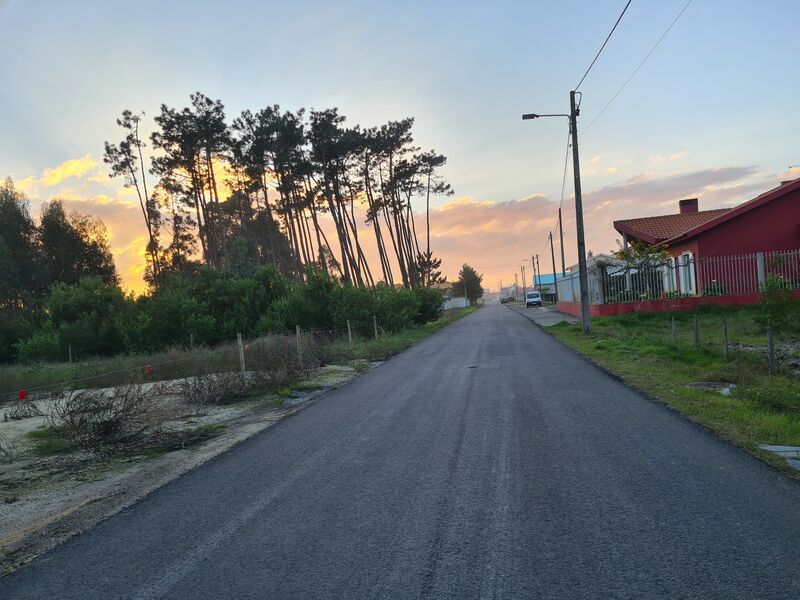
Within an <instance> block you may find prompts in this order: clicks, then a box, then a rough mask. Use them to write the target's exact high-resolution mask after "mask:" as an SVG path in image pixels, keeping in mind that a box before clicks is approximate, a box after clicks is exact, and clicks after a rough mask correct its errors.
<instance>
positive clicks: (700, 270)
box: [557, 250, 800, 304]
mask: <svg viewBox="0 0 800 600" xmlns="http://www.w3.org/2000/svg"><path fill="white" fill-rule="evenodd" d="M588 276H589V298H590V300H591V302H592V303H593V304H614V303H619V302H639V301H643V300H658V299H670V298H682V297H687V296H726V295H731V294H746V293H753V292H758V291H759V290H761V289H762V286H763V284H764V282H765V281H766V278H767V277H768V276H774V277H778V278H779V279H780V280H781V281H783V282H784V283H783V284H784V285H785V287H786V288H787V289H800V250H785V251H777V252H757V253H753V254H739V255H732V256H713V257H705V258H702V257H701V258H696V257H694V256H693V255H692V254H691V253H685V254H682V255H679V256H676V257H670V258H668V259H666V260H664V261H661V262H659V263H657V264H650V265H647V266H644V267H642V266H640V267H633V266H631V265H629V264H627V263H626V262H625V261H622V260H615V259H614V260H606V261H604V262H601V261H596V262H595V263H594V264H592V265H590V267H589V271H588ZM557 285H558V295H559V299H560V300H565V301H568V302H569V301H571V302H580V285H579V281H578V273H577V272H575V273H570V274H568V275H567V276H566V277H563V278H559V279H558V281H557Z"/></svg>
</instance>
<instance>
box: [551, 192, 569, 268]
mask: <svg viewBox="0 0 800 600" xmlns="http://www.w3.org/2000/svg"><path fill="white" fill-rule="evenodd" d="M558 234H559V236H561V276H562V277H566V276H567V265H566V263H565V262H564V226H563V225H562V224H561V207H560V206H559V207H558ZM553 272H555V269H553Z"/></svg>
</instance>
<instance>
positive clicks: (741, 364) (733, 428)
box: [547, 309, 800, 476]
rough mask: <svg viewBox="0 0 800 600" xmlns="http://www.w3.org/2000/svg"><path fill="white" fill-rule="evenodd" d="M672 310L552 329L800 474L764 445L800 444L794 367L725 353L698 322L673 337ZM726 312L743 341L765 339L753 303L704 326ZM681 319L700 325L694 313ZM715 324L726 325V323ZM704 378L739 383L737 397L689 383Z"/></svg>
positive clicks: (710, 315)
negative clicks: (774, 368)
mask: <svg viewBox="0 0 800 600" xmlns="http://www.w3.org/2000/svg"><path fill="white" fill-rule="evenodd" d="M671 316H672V315H666V316H665V315H664V314H660V315H637V314H630V315H624V316H621V317H607V318H603V319H595V320H593V322H592V329H593V331H592V333H591V334H590V335H583V334H581V333H580V326H579V325H576V324H575V325H573V324H569V323H559V324H558V325H554V326H552V327H549V328H548V329H547V331H548V332H550V333H551V334H552V335H554V336H555V337H556V338H558V339H559V340H561V341H563V342H565V343H566V344H567V345H569V346H571V347H572V348H574V349H575V350H577V351H578V352H580V353H581V354H584V355H585V356H587V357H589V358H590V359H592V360H593V361H594V362H596V363H597V364H599V365H601V366H603V367H605V368H606V369H608V370H609V371H611V372H612V373H615V374H617V375H619V376H620V377H621V378H622V379H624V380H625V381H626V382H627V383H629V384H630V385H632V386H634V387H636V388H638V389H640V390H642V391H644V392H645V393H647V394H649V395H650V396H652V397H654V398H657V399H659V400H661V401H662V402H664V403H665V404H667V405H668V406H670V407H672V408H674V409H675V410H677V411H679V412H681V413H683V414H685V415H687V416H688V417H689V418H691V419H692V420H694V421H696V422H698V423H700V424H702V425H703V426H704V427H706V428H708V429H710V430H712V431H714V432H715V433H717V434H718V435H720V436H721V437H723V438H724V439H726V440H729V441H730V442H732V443H734V444H736V445H738V446H741V447H742V448H745V449H746V450H748V451H749V452H751V453H753V454H755V455H757V456H758V457H760V458H762V459H764V460H765V461H767V462H769V463H771V464H773V465H775V466H778V467H780V468H782V469H784V470H786V471H787V472H790V473H792V474H793V475H795V476H796V473H795V472H794V471H792V470H790V469H789V468H788V467H787V466H786V465H785V463H784V462H783V460H782V459H779V458H777V457H775V456H774V455H772V454H771V453H768V452H765V451H763V450H761V449H760V448H759V447H758V444H779V445H789V446H800V380H798V379H797V378H795V377H792V376H791V375H790V373H789V372H788V371H786V370H784V371H782V372H780V373H778V374H776V375H772V376H770V375H768V374H767V365H766V360H765V359H764V357H763V356H762V355H761V354H760V353H757V352H752V351H750V352H748V351H735V350H733V351H731V352H730V354H729V357H728V358H727V359H725V358H724V356H723V353H722V350H721V347H720V345H719V344H718V343H714V342H716V340H715V341H714V342H712V341H703V337H702V335H701V343H700V344H699V345H695V344H694V332H693V327H692V329H691V332H690V333H687V334H684V335H680V334H679V335H678V339H677V341H675V342H673V341H672V337H671V331H670V329H671V323H670V317H671ZM723 317H724V318H727V320H728V327H729V332H731V331H732V332H733V334H734V336H738V337H739V338H743V339H742V341H741V343H749V344H752V343H758V342H760V341H761V339H762V338H761V337H760V334H759V333H758V331H757V328H756V327H755V325H754V324H753V323H752V312H751V311H750V310H741V309H739V310H726V311H713V312H708V311H704V312H701V313H700V314H698V320H699V321H700V328H701V331H702V330H703V328H704V325H706V326H707V327H706V329H707V330H708V331H711V330H712V325H716V324H718V323H721V320H722V318H723ZM676 318H678V319H680V321H681V323H683V324H688V323H692V325H693V321H694V315H693V314H691V313H682V314H680V315H676ZM667 328H670V329H667ZM683 329H687V330H688V327H683ZM713 329H714V330H716V331H721V325H720V329H716V327H713ZM667 331H670V333H669V334H667ZM698 381H714V382H727V383H734V384H736V386H737V387H736V388H734V390H733V392H732V393H731V395H730V396H723V395H721V394H719V393H718V392H711V391H704V390H698V389H693V388H688V387H686V385H687V384H688V383H690V382H698Z"/></svg>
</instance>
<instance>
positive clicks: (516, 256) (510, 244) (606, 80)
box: [0, 0, 800, 292]
mask: <svg viewBox="0 0 800 600" xmlns="http://www.w3.org/2000/svg"><path fill="white" fill-rule="evenodd" d="M617 4H618V3H591V2H581V3H576V6H574V7H554V6H539V7H535V6H528V5H527V4H525V3H503V4H502V5H499V6H498V7H497V8H496V9H495V10H492V9H490V8H487V7H485V6H483V5H478V4H477V3H467V4H464V5H458V6H463V8H462V9H461V10H457V8H455V7H456V5H454V4H449V3H444V4H442V5H437V6H435V7H429V9H428V12H429V13H430V14H428V15H427V16H426V17H423V16H422V15H421V14H420V12H421V11H415V10H413V6H414V3H411V5H407V6H405V7H384V6H371V5H367V6H362V5H360V4H359V3H350V4H347V5H343V6H341V7H337V8H336V9H333V8H330V7H327V6H325V5H324V4H316V3H310V4H309V5H308V6H306V7H304V9H303V11H300V12H294V11H292V10H291V9H289V8H287V7H285V6H282V5H278V4H268V5H266V6H261V5H252V6H251V5H248V4H246V3H245V4H240V5H239V7H240V9H242V10H247V11H248V14H251V16H252V18H250V19H248V20H247V22H237V25H236V27H232V26H231V25H229V23H228V20H226V18H225V17H226V15H229V14H230V13H229V12H227V11H228V9H227V8H225V7H220V6H215V5H213V4H211V3H198V4H197V5H195V6H194V7H193V9H194V10H193V13H192V15H191V16H192V24H193V28H192V30H193V31H192V33H187V32H185V31H176V30H175V27H176V26H177V25H178V24H179V23H180V22H181V19H182V18H183V17H185V16H186V14H185V13H184V12H182V11H181V9H180V7H176V6H172V5H170V6H166V7H165V6H162V5H156V4H155V3H153V2H144V3H142V7H141V12H140V14H142V15H148V14H154V11H155V10H156V6H158V7H159V10H160V13H159V16H160V18H159V20H158V21H157V22H156V21H150V22H147V26H146V27H144V28H143V29H142V31H141V37H139V38H136V39H138V40H139V43H138V44H134V43H132V44H131V45H127V44H125V43H123V42H124V41H125V40H132V38H131V36H132V32H133V31H136V29H135V26H134V25H135V24H133V23H130V24H129V23H126V22H125V20H124V19H122V18H121V15H122V14H123V13H122V11H123V10H124V8H123V7H124V5H122V4H118V3H108V4H105V5H103V6H101V7H96V6H95V7H90V6H88V4H84V5H79V6H66V5H51V6H48V7H47V8H45V7H43V6H38V7H35V6H31V5H30V4H28V3H24V2H21V1H19V0H11V1H6V2H2V3H0V51H2V52H3V54H4V56H7V57H9V59H8V60H7V67H8V77H9V80H10V81H12V82H18V83H22V82H24V85H17V86H16V88H15V90H14V93H13V94H6V95H4V97H3V98H0V114H2V115H3V117H2V121H3V122H2V130H3V131H4V133H5V135H4V139H5V142H6V143H5V144H3V145H2V148H0V175H2V176H3V177H5V176H10V177H12V179H13V180H14V182H15V185H16V186H17V188H18V189H19V190H20V191H22V192H24V193H25V194H26V195H27V196H28V198H29V199H30V201H31V206H32V213H33V214H34V215H37V214H38V209H39V206H40V205H41V204H42V203H43V202H46V201H48V200H51V199H56V198H59V199H62V200H64V203H65V206H66V207H67V209H68V210H78V211H80V212H81V213H84V214H90V215H92V216H96V217H99V218H100V219H102V220H103V222H104V223H105V225H106V227H107V228H108V231H109V234H110V243H111V248H112V251H113V254H114V259H115V263H116V265H117V268H118V271H119V273H120V276H121V279H122V282H123V285H124V286H125V288H126V289H128V290H131V291H135V292H141V291H143V289H144V284H143V281H142V279H141V277H142V274H143V271H144V266H145V262H144V245H145V239H146V231H145V227H144V224H143V223H142V222H141V215H140V214H139V215H138V216H137V214H136V213H137V211H139V207H138V205H137V203H136V201H135V198H134V197H133V196H132V193H133V192H132V191H131V190H130V189H125V188H123V186H122V181H121V180H119V179H110V178H109V177H108V168H107V166H106V165H104V164H103V162H102V155H103V143H104V142H105V141H117V140H118V139H119V138H120V137H121V136H120V133H119V130H118V128H117V126H116V124H115V120H116V119H117V118H118V116H119V114H120V113H121V111H122V110H123V109H130V110H134V111H142V110H143V111H144V112H145V113H146V116H145V118H144V121H143V123H144V128H145V134H146V136H147V137H149V133H150V132H151V131H152V130H153V122H152V117H153V116H154V115H155V114H156V113H157V111H158V107H159V104H160V103H162V102H163V103H166V104H167V105H169V106H172V107H177V108H181V107H183V106H186V105H187V104H188V102H189V93H191V92H194V91H196V90H199V91H202V92H203V93H206V94H208V95H209V96H210V97H211V98H214V99H216V98H219V99H221V100H222V102H223V103H224V104H225V106H226V116H227V120H228V122H230V120H232V119H233V118H234V117H235V116H236V115H238V114H239V112H240V111H241V110H243V109H253V110H257V109H259V108H262V107H264V106H267V105H271V104H273V103H278V104H280V105H281V106H282V108H284V109H291V110H296V109H297V108H300V107H306V108H311V107H315V108H327V107H333V106H336V107H338V108H339V109H340V111H341V113H342V114H344V115H345V116H346V117H347V124H349V125H351V126H352V125H355V124H360V125H362V126H364V127H369V126H373V125H379V124H380V123H382V122H385V121H386V120H397V119H401V118H405V117H409V116H410V117H414V118H415V128H414V131H415V144H416V145H418V146H420V147H422V148H423V149H428V148H435V149H436V150H437V151H438V152H440V153H442V154H444V155H445V156H447V158H448V163H447V165H446V166H445V167H444V169H443V170H442V174H443V176H444V179H445V180H446V181H448V182H449V183H450V184H451V185H452V187H453V189H454V191H455V195H454V196H453V197H451V198H442V197H437V198H432V201H431V246H432V250H433V253H434V255H435V256H437V257H439V258H441V259H442V261H443V264H442V270H443V274H445V275H446V276H447V277H448V279H453V278H454V276H455V275H456V273H457V271H458V269H459V268H460V266H461V264H462V263H468V264H470V265H471V266H473V267H474V268H475V269H476V270H477V271H478V272H479V273H482V274H483V276H484V285H485V286H486V287H488V288H489V289H494V288H495V287H496V282H497V281H498V280H500V279H504V280H505V279H507V278H509V277H511V278H513V274H514V273H515V272H518V271H519V265H520V264H523V261H527V262H528V264H530V259H529V258H526V257H529V256H530V255H531V254H537V253H539V254H544V256H545V261H544V262H548V260H547V259H548V258H549V257H548V255H549V248H547V247H546V244H547V233H548V231H553V234H554V236H555V235H556V232H555V223H556V215H557V208H558V205H559V200H560V198H561V189H562V177H566V185H565V186H564V189H565V191H564V194H563V205H564V238H565V254H566V257H567V259H566V260H567V262H568V263H569V264H572V263H574V262H575V261H576V251H575V237H574V205H573V195H572V187H573V186H572V181H570V179H571V164H570V165H569V167H570V168H568V169H567V172H566V174H565V172H564V158H565V154H564V151H565V138H566V133H567V131H566V123H564V122H562V121H561V120H559V119H541V120H537V121H533V122H524V123H523V122H522V121H521V120H520V115H521V114H522V113H523V112H530V111H537V112H564V111H565V107H566V105H568V102H567V97H568V91H569V89H571V86H573V85H574V84H575V82H576V81H577V80H578V79H579V77H580V74H581V73H583V72H584V70H585V69H586V67H587V66H588V64H589V62H590V61H591V58H592V57H593V56H594V54H595V53H596V51H597V49H598V47H599V45H600V43H601V42H602V40H603V36H604V35H605V34H606V33H607V31H608V28H609V27H610V26H611V25H612V24H613V22H614V19H615V18H616V16H617V15H618V14H619V9H620V6H618V5H617ZM685 5H686V2H685V1H684V0H678V1H675V2H673V1H670V2H663V3H658V4H657V5H653V4H645V3H636V2H634V3H633V4H632V5H631V8H630V10H629V11H628V13H627V14H626V15H625V17H624V19H623V20H622V21H621V23H620V26H619V28H618V30H617V31H616V32H615V35H614V37H613V38H612V39H611V40H610V42H609V44H608V46H607V47H606V48H605V49H604V51H603V54H602V55H601V56H600V58H599V60H598V61H597V64H596V65H595V66H594V68H593V70H592V71H591V72H590V74H589V76H588V77H587V79H586V81H585V82H584V84H583V86H582V88H581V91H582V92H583V93H584V96H583V100H582V102H583V104H582V112H583V114H582V115H581V118H580V119H579V123H578V131H579V135H580V144H581V148H580V152H581V167H582V168H581V171H582V179H583V188H584V194H583V196H584V217H585V221H586V237H587V250H591V251H593V252H594V253H595V254H597V253H600V252H608V251H609V250H610V249H612V248H613V247H614V245H615V240H616V239H617V238H618V237H619V235H618V234H617V233H616V231H614V229H613V226H612V221H614V220H616V219H622V218H635V217H641V216H650V215H656V214H672V213H676V212H677V206H678V200H680V199H682V198H689V197H697V198H699V202H700V210H709V209H713V208H726V207H731V206H735V205H737V204H739V203H741V202H743V201H746V200H748V199H750V198H752V197H754V196H756V195H758V194H759V193H761V192H763V191H766V190H767V189H770V188H772V187H774V186H775V185H777V184H778V183H779V182H780V181H782V180H785V179H792V178H796V177H798V176H800V167H798V166H794V167H792V168H790V165H797V163H800V155H797V154H793V153H794V152H796V150H795V148H794V143H793V142H794V140H793V137H794V136H793V135H792V132H794V131H797V127H798V125H800V117H798V116H797V115H796V113H795V112H793V111H791V107H792V99H793V98H794V97H795V96H796V95H797V92H798V91H800V83H798V82H797V81H796V78H791V77H789V76H787V74H788V73H791V69H792V67H793V65H792V60H793V54H792V42H791V36H792V32H791V23H792V22H795V21H796V17H800V5H797V4H796V3H792V2H788V1H786V2H775V3H771V4H770V5H769V10H766V11H765V10H760V9H759V8H758V7H755V6H752V7H750V6H747V5H738V6H731V5H730V3H721V2H701V1H695V2H691V3H689V5H688V8H686V10H685V13H684V14H682V15H681V17H680V19H678V20H677V22H676V23H675V25H674V27H673V28H672V29H671V30H670V31H669V33H668V35H666V36H665V37H664V39H663V41H662V42H661V44H660V45H659V46H658V47H657V48H656V50H655V51H654V52H653V53H652V55H651V56H650V58H649V59H648V60H647V61H646V62H645V63H644V65H643V66H642V68H641V69H640V70H639V71H638V72H637V73H636V75H635V77H633V78H632V79H631V80H630V83H629V84H628V85H627V86H625V87H624V88H623V89H622V92H621V93H620V94H619V96H618V97H617V98H616V100H614V101H613V102H612V103H611V104H610V105H609V106H608V109H607V110H604V109H603V106H605V105H606V103H607V102H608V100H609V99H610V98H612V97H613V96H614V93H615V92H616V90H618V89H619V88H620V86H621V85H622V84H623V83H624V82H625V80H626V78H627V77H628V76H629V75H630V74H631V72H633V71H634V70H635V69H636V67H637V65H638V64H639V63H640V61H641V60H642V59H643V58H644V57H645V56H646V55H647V53H648V52H649V51H650V49H651V48H652V47H653V45H654V44H655V43H656V42H657V40H658V39H659V36H661V35H662V34H663V33H664V31H665V29H667V27H668V26H669V25H670V23H671V22H672V21H673V19H675V17H676V15H678V14H679V13H680V11H681V9H682V8H684V6H685ZM577 12H580V13H581V14H582V15H584V17H585V18H583V19H581V20H580V21H579V22H577V23H573V19H574V16H575V14H577ZM260 15H265V16H266V15H269V16H270V17H272V20H273V22H274V21H278V22H280V23H282V24H284V25H287V26H286V27H285V28H284V29H281V30H279V31H276V32H275V33H274V35H273V36H270V37H268V38H267V39H266V40H263V42H264V43H263V47H262V46H258V47H256V46H254V45H252V44H249V43H248V41H247V40H248V39H249V38H250V35H248V34H252V35H257V30H258V27H259V25H258V24H259V22H260V20H261V19H260V18H259V16H260ZM792 16H794V17H795V19H793V18H792ZM378 23H380V24H382V25H383V27H381V28H376V27H374V25H375V24H378ZM437 23H438V24H440V25H442V27H436V24H437ZM87 26H91V31H92V35H89V36H87V35H78V36H76V35H74V34H75V32H79V31H83V30H84V29H85V28H86V27H87ZM568 27H571V28H569V29H568ZM331 28H335V31H336V32H337V33H338V34H339V35H337V36H336V37H335V39H334V40H333V41H329V42H328V43H326V39H327V38H326V37H325V36H324V35H323V34H324V33H326V32H328V33H329V32H330V31H331ZM300 31H303V32H304V33H305V34H306V35H305V36H304V37H303V45H302V47H301V48H298V47H297V46H296V45H292V41H293V40H294V38H293V36H295V35H297V34H298V32H300ZM563 31H569V33H568V34H567V36H566V37H564V36H563V35H560V32H563ZM309 33H312V34H316V35H308V34H309ZM32 34H35V35H32ZM207 34H209V35H211V34H213V38H209V39H214V40H215V41H216V42H217V43H216V44H214V47H215V48H219V49H220V50H219V51H218V52H214V50H213V49H211V48H206V47H201V48H199V49H198V48H196V47H194V43H195V41H196V39H204V38H205V37H206V35H207ZM137 35H138V34H137ZM384 38H386V39H388V40H391V41H394V42H395V43H394V44H392V43H381V41H382V40H383V39H384ZM530 39H535V40H536V42H535V43H530V42H527V40H530ZM43 40H44V41H43ZM133 41H135V40H132V42H133ZM743 41H744V43H743ZM760 41H764V42H765V43H759V42H760ZM767 42H768V43H767ZM282 48H290V49H292V52H286V53H284V54H285V56H284V55H283V54H282V55H281V58H282V59H283V69H282V70H280V71H275V70H274V69H272V68H271V67H270V68H269V69H264V70H263V71H259V69H263V65H264V64H270V61H271V60H273V58H274V57H275V56H276V52H278V53H280V51H281V49H282ZM320 56H325V57H326V59H327V60H326V61H320V60H319V57H320ZM329 65H330V66H336V67H339V68H336V69H331V68H330V66H329ZM332 71H335V73H333V72H332ZM254 72H264V73H268V76H267V77H266V78H264V77H255V78H254V76H253V75H252V73H254ZM686 90H688V91H689V93H685V91H686ZM54 97H57V98H58V102H53V98H54ZM476 115H481V117H480V118H478V117H477V116H476ZM598 115H600V118H598V119H596V120H595V118H596V117H597V116H598ZM595 123H596V125H595ZM732 124H735V125H732ZM148 142H149V140H148ZM148 151H152V148H148ZM569 162H570V163H571V161H569ZM420 209H422V210H423V211H424V203H423V205H422V206H420V205H419V202H416V203H415V205H414V210H415V212H416V213H418V214H419V211H420ZM131 211H133V212H131ZM423 215H424V212H423ZM361 220H362V221H363V219H361ZM366 227H367V226H366V225H365V224H363V223H360V228H363V229H365V230H366ZM372 246H374V244H372V245H370V246H368V247H367V248H365V252H366V253H367V255H368V258H371V259H374V256H376V251H375V249H374V247H372ZM558 255H559V249H558V245H556V256H557V262H559V260H558ZM512 257H513V258H512ZM540 261H541V258H540ZM542 270H543V272H545V271H550V270H552V269H551V268H544V267H543V269H542Z"/></svg>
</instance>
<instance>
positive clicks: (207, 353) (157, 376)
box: [0, 317, 388, 404]
mask: <svg viewBox="0 0 800 600" xmlns="http://www.w3.org/2000/svg"><path fill="white" fill-rule="evenodd" d="M387 333H388V332H387V330H385V329H384V328H383V327H381V325H380V324H379V323H378V320H377V318H375V317H372V318H371V319H369V318H368V319H361V320H353V321H347V323H346V326H345V327H320V328H301V327H299V326H297V327H296V328H295V330H294V331H283V332H279V333H271V334H266V335H260V336H254V337H250V338H245V337H243V336H241V335H237V336H236V337H234V338H232V337H226V338H217V339H216V340H215V341H216V343H215V344H213V346H211V345H203V346H194V345H191V346H190V347H189V348H180V347H174V348H170V349H168V350H165V351H162V352H154V353H143V354H136V355H117V356H111V357H90V358H86V359H83V360H78V359H76V357H74V356H73V357H72V358H73V360H70V361H68V362H62V363H52V364H42V365H37V364H31V365H25V364H10V365H3V366H0V404H2V403H9V402H15V401H20V400H28V399H30V400H35V399H42V398H47V397H49V396H52V395H54V394H58V393H61V392H63V391H67V390H77V389H84V388H107V387H112V386H116V385H120V384H154V383H159V382H162V383H163V382H169V381H175V380H180V379H184V378H189V377H198V376H203V375H208V374H215V373H216V374H219V373H243V374H248V373H254V372H257V373H259V374H262V375H263V374H270V373H272V375H270V377H271V378H272V379H273V380H274V381H279V380H283V379H285V377H284V374H285V373H288V372H292V373H301V372H304V371H307V370H309V369H312V368H315V367H318V366H321V365H324V364H328V363H330V362H332V361H335V360H340V359H347V358H352V353H353V349H354V345H355V344H357V343H359V342H361V341H365V340H375V341H377V340H380V339H382V338H385V337H386V335H387Z"/></svg>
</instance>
